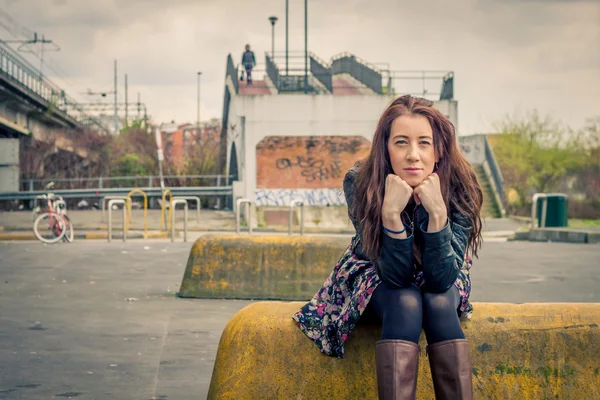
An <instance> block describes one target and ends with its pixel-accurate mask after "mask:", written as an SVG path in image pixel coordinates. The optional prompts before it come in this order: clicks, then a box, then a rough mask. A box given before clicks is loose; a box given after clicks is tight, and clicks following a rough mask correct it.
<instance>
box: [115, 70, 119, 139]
mask: <svg viewBox="0 0 600 400" xmlns="http://www.w3.org/2000/svg"><path fill="white" fill-rule="evenodd" d="M118 134H119V115H118V114H117V60H115V135H118Z"/></svg>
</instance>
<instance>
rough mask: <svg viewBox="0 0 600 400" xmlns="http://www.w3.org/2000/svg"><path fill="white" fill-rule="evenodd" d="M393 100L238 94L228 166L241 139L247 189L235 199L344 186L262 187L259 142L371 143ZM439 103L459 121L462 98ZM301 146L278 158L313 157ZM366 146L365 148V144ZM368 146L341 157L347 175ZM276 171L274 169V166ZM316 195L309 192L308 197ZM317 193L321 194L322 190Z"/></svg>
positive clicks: (231, 121) (231, 120)
mask: <svg viewBox="0 0 600 400" xmlns="http://www.w3.org/2000/svg"><path fill="white" fill-rule="evenodd" d="M391 100H392V97H391V96H381V95H355V96H334V95H304V94H285V95H272V96H234V97H233V98H232V101H231V106H230V109H229V126H228V127H227V141H228V146H227V148H228V151H227V166H229V158H230V157H231V147H232V144H233V143H234V142H235V143H236V148H237V151H238V163H239V166H238V170H239V171H240V179H241V180H243V182H244V184H243V190H241V191H238V192H235V191H234V197H245V198H249V199H251V200H253V201H257V200H259V199H264V198H265V194H264V192H263V191H264V190H269V191H270V196H271V197H273V196H277V191H283V190H290V189H293V190H303V191H306V190H317V191H318V190H321V189H331V188H332V187H333V186H334V183H335V184H336V185H337V184H339V185H338V186H337V187H338V188H341V181H335V182H334V181H332V182H331V184H330V183H327V184H323V185H321V186H320V187H314V186H311V187H310V188H306V187H297V186H296V187H295V188H290V187H289V186H290V185H293V184H288V185H287V186H282V187H268V188H265V187H260V186H259V184H258V182H259V180H260V179H262V178H260V177H259V175H258V173H259V168H260V167H261V166H260V165H259V163H258V162H257V161H260V160H261V155H264V154H263V153H261V150H262V149H261V148H258V150H259V153H258V154H259V158H258V160H257V147H260V146H262V145H259V144H260V143H261V141H262V140H263V139H264V138H265V137H288V136H290V137H301V139H300V140H303V141H304V143H305V144H306V140H308V139H307V137H310V136H317V137H327V138H321V139H320V140H332V139H331V137H353V139H354V140H357V139H358V138H364V139H365V140H366V141H367V142H371V139H372V137H373V133H374V131H375V128H376V125H377V121H378V119H379V117H380V115H381V113H382V112H383V110H384V109H385V107H386V106H387V105H388V104H389V102H390V101H391ZM436 107H438V108H439V109H440V110H442V112H443V113H444V114H445V115H446V116H448V117H449V118H450V120H452V121H453V122H454V123H455V124H456V115H457V102H456V101H447V100H446V101H441V102H437V103H436ZM263 143H264V142H263ZM301 147H302V146H298V147H297V148H295V149H292V150H290V152H289V153H286V152H285V151H280V152H278V153H277V154H276V155H275V157H279V158H287V159H289V160H292V159H295V160H297V158H296V157H298V156H303V157H311V155H310V154H308V153H306V154H299V153H298V151H299V149H300V148H301ZM361 149H362V150H364V147H363V148H361ZM362 150H361V152H357V153H354V154H352V153H348V154H344V155H343V157H340V160H343V163H341V164H340V165H339V168H340V170H341V172H340V174H341V175H342V177H343V174H345V172H346V171H345V170H343V168H346V166H347V165H352V164H353V163H354V162H355V161H356V160H357V159H358V158H360V157H362V156H363V154H366V153H365V152H362ZM313 157H314V156H313ZM263 160H264V159H263ZM329 160H331V158H328V159H327V160H325V159H324V164H323V165H326V166H328V165H330V164H327V161H329ZM334 165H335V164H334ZM271 168H272V167H271ZM346 170H347V168H346ZM271 171H273V170H272V169H271ZM290 179H291V178H290ZM336 179H337V178H336ZM261 182H262V181H261ZM272 183H273V182H272ZM299 193H302V192H299ZM310 194H311V193H310V192H309V193H308V195H310ZM316 194H317V195H319V193H316ZM302 195H304V194H302ZM308 195H304V196H305V197H306V196H308ZM283 197H284V198H286V197H289V196H283ZM287 204H289V203H287ZM287 204H284V205H287ZM321 205H326V203H325V202H322V203H321Z"/></svg>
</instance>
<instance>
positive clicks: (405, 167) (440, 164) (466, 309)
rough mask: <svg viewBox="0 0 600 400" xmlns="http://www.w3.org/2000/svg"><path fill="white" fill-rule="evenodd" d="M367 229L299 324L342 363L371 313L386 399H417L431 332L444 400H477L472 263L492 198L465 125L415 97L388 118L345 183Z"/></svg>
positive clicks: (435, 374)
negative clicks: (463, 136) (462, 139)
mask: <svg viewBox="0 0 600 400" xmlns="http://www.w3.org/2000/svg"><path fill="white" fill-rule="evenodd" d="M343 184H344V195H345V197H346V201H347V203H348V215H349V217H350V220H351V221H352V223H353V224H354V227H355V229H356V235H355V236H354V237H353V239H352V241H351V243H350V245H349V246H348V249H347V250H346V252H345V253H344V254H343V255H342V257H341V259H340V261H339V262H338V263H337V265H336V266H335V267H334V269H333V271H332V273H331V275H330V276H329V277H328V279H327V280H326V281H325V283H324V285H323V287H322V288H321V289H320V290H319V291H318V292H317V293H316V294H315V296H314V297H313V298H312V299H311V300H310V301H309V302H308V303H307V304H305V305H304V306H303V307H302V308H301V309H300V310H298V311H297V312H296V313H295V314H294V315H293V316H292V318H293V319H294V320H295V321H296V323H297V324H298V327H299V328H300V329H301V330H302V331H303V332H304V333H305V334H306V335H307V336H308V337H309V338H310V339H311V340H313V341H314V342H315V344H316V345H317V346H318V347H319V349H320V350H321V352H323V353H325V354H327V355H330V356H334V357H338V358H342V357H343V355H344V343H345V342H346V340H348V337H349V335H350V334H351V331H352V329H353V328H354V327H355V326H356V324H357V323H358V321H359V320H360V319H361V318H366V316H367V315H371V316H373V317H375V318H376V319H378V320H379V321H380V322H381V324H382V333H381V338H380V340H378V341H377V342H376V343H375V360H376V372H377V390H378V394H379V399H383V400H392V399H415V396H416V387H417V375H418V364H419V354H420V353H421V348H420V346H419V338H420V335H421V331H422V330H424V331H425V337H426V339H427V343H428V346H427V356H428V360H429V364H430V366H431V373H432V379H433V385H434V390H435V396H436V399H446V400H450V399H451V400H456V399H472V376H471V356H470V348H471V346H470V344H469V342H468V341H467V340H466V338H465V334H464V332H463V330H462V327H461V324H460V322H461V319H468V318H470V317H471V314H472V311H473V307H472V305H471V303H470V302H469V295H470V292H471V279H470V274H469V271H470V269H471V265H472V258H471V257H472V256H477V251H478V249H479V248H480V246H481V216H480V212H481V206H482V202H483V192H482V189H481V186H480V185H479V183H478V181H477V178H476V175H475V172H474V170H473V168H472V167H471V165H470V164H469V163H468V162H467V161H466V160H465V158H464V157H463V156H462V155H461V153H460V150H459V148H458V145H457V140H456V133H455V130H454V126H453V125H452V123H451V122H450V120H448V118H446V117H445V116H444V115H443V114H442V113H441V112H440V111H439V110H437V109H436V108H434V106H433V102H431V101H429V100H426V99H421V98H417V97H412V96H409V95H405V96H401V97H398V98H396V99H394V100H393V101H392V102H391V103H390V104H389V105H388V107H387V108H386V109H385V110H384V112H383V114H382V115H381V117H380V119H379V122H378V125H377V128H376V130H375V134H374V137H373V141H372V146H371V150H370V153H369V155H368V156H367V157H366V158H365V159H364V160H359V161H358V162H357V163H356V164H355V165H354V166H353V167H352V168H351V169H350V170H349V171H348V173H347V174H346V176H345V178H344V183H343Z"/></svg>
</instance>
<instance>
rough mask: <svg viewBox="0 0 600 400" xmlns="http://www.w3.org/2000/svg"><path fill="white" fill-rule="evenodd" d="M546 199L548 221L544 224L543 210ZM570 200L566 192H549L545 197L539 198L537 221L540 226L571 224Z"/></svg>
mask: <svg viewBox="0 0 600 400" xmlns="http://www.w3.org/2000/svg"><path fill="white" fill-rule="evenodd" d="M544 201H546V202H547V205H546V223H545V224H542V212H543V211H544V210H543V208H544V207H543V206H544ZM568 211H569V207H568V200H567V196H566V195H564V194H559V193H556V194H548V195H547V196H546V197H545V198H544V197H540V198H538V199H537V222H538V226H539V227H545V228H554V227H563V226H568V225H569V220H568Z"/></svg>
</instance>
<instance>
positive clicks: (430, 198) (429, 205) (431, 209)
mask: <svg viewBox="0 0 600 400" xmlns="http://www.w3.org/2000/svg"><path fill="white" fill-rule="evenodd" d="M413 196H414V197H415V202H416V203H417V204H423V207H424V208H425V210H427V213H428V214H429V227H428V228H427V231H428V232H437V231H439V230H441V229H442V228H443V227H444V226H446V222H447V221H448V215H447V214H448V211H447V210H446V203H444V197H443V196H442V190H441V188H440V177H439V176H438V174H436V173H433V174H431V175H429V176H428V177H427V178H425V179H424V180H423V182H421V183H420V184H419V186H417V187H416V188H415V189H414V190H413Z"/></svg>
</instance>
